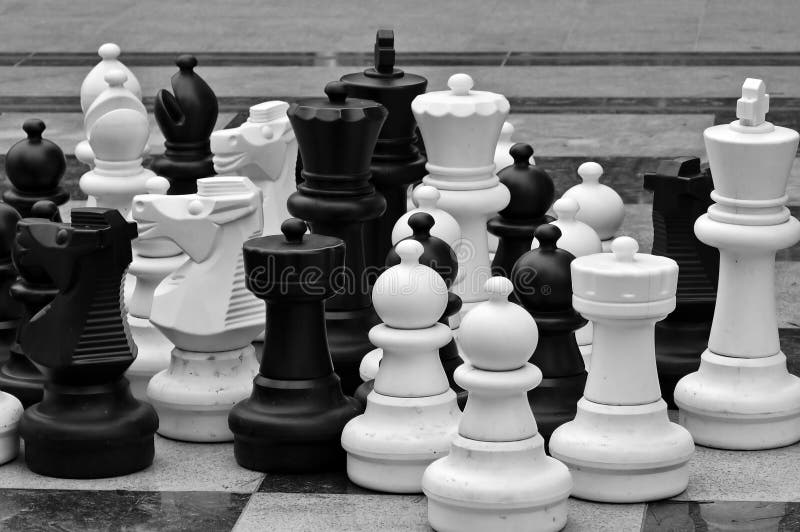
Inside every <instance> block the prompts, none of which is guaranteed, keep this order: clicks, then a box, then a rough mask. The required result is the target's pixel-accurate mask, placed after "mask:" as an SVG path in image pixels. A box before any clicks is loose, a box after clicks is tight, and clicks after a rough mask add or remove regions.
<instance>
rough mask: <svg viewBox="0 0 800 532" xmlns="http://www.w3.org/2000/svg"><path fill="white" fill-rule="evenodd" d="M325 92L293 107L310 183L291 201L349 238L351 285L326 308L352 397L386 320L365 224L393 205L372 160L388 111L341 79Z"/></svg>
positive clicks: (324, 228) (320, 230)
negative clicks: (373, 335)
mask: <svg viewBox="0 0 800 532" xmlns="http://www.w3.org/2000/svg"><path fill="white" fill-rule="evenodd" d="M325 94H327V96H328V97H327V98H313V99H307V100H301V101H298V102H295V103H293V104H292V105H291V106H290V107H289V110H288V112H287V114H288V116H289V120H290V121H291V123H292V128H293V129H294V133H295V136H296V137H297V143H298V146H299V149H300V153H301V154H302V157H303V169H302V170H301V174H302V177H303V182H302V183H301V184H300V185H298V187H297V192H295V193H294V194H292V195H291V196H290V197H289V200H288V202H287V206H288V208H289V212H290V213H291V214H292V216H296V217H298V218H302V219H303V220H306V221H307V222H308V223H309V226H310V227H311V232H312V233H314V234H317V235H327V236H333V237H337V238H341V239H342V240H344V242H345V245H346V253H345V266H344V272H345V276H344V286H343V287H341V288H342V289H341V290H340V291H339V293H337V294H336V295H334V296H333V297H332V298H331V299H330V300H329V301H328V302H327V303H326V305H325V310H326V316H327V322H328V325H327V327H328V343H329V344H330V350H331V355H332V357H333V366H334V367H335V368H336V373H338V374H339V377H340V378H341V379H342V388H343V389H344V392H345V393H347V394H352V393H353V392H354V391H355V390H356V388H357V387H358V386H359V385H360V384H361V378H360V377H359V373H358V368H359V365H360V363H361V359H362V358H363V357H364V355H365V354H367V352H369V351H370V350H372V348H373V347H372V344H371V343H370V342H369V338H368V333H369V330H370V329H371V328H372V327H373V326H374V325H377V324H378V322H379V320H378V317H377V316H376V315H375V311H374V309H373V308H372V300H371V298H370V287H371V286H372V282H373V281H374V279H372V278H370V274H371V275H372V276H377V272H374V271H373V272H369V271H368V270H367V269H366V264H365V261H364V235H363V227H364V223H365V222H369V221H371V220H375V219H376V218H378V217H379V216H381V214H383V212H384V210H385V209H386V201H385V200H384V199H383V196H381V195H380V194H378V193H377V192H376V191H375V187H374V186H373V185H372V183H371V182H370V175H371V174H370V163H371V159H372V152H373V150H374V148H375V143H376V141H377V140H378V133H379V132H380V130H381V126H382V125H383V122H384V120H386V115H387V114H388V113H387V111H386V108H385V107H383V106H382V105H380V104H378V103H375V102H373V101H370V100H358V99H355V98H348V97H347V88H346V87H345V84H344V83H342V82H340V81H334V82H331V83H328V85H327V86H326V87H325Z"/></svg>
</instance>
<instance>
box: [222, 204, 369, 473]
mask: <svg viewBox="0 0 800 532" xmlns="http://www.w3.org/2000/svg"><path fill="white" fill-rule="evenodd" d="M281 231H282V232H283V236H277V235H276V236H265V237H260V238H254V239H251V240H249V241H247V242H246V243H245V244H244V265H245V270H246V279H247V288H248V289H249V290H251V291H252V292H253V293H254V294H256V296H257V297H259V298H261V299H264V300H265V301H266V303H267V334H266V338H265V341H264V354H263V356H262V358H261V369H260V370H259V374H258V375H257V376H256V378H255V381H254V382H253V393H252V395H251V396H250V398H249V399H245V400H244V401H241V402H240V403H238V404H237V405H236V406H234V407H233V410H231V413H230V417H229V424H230V428H231V430H232V431H233V433H234V454H235V455H236V461H237V462H238V463H239V465H241V466H243V467H246V468H248V469H254V470H257V471H266V472H293V473H297V472H303V471H313V472H320V471H326V470H330V469H341V468H342V467H343V466H344V462H345V454H344V451H343V450H342V447H341V445H340V443H339V440H340V438H341V434H342V428H343V427H344V426H345V423H347V422H348V421H349V420H350V419H352V418H353V417H354V416H356V415H357V414H359V413H360V412H361V407H360V405H358V403H357V402H356V401H355V400H353V399H352V398H351V397H346V396H345V395H344V394H343V393H342V387H341V384H340V381H339V378H338V376H337V375H336V373H334V371H333V365H332V364H331V356H330V353H329V351H328V343H327V339H326V333H325V300H326V299H329V298H330V297H331V296H332V295H333V291H334V289H335V286H336V284H337V283H338V281H337V280H336V279H335V277H336V276H337V275H339V274H341V272H342V265H343V264H344V260H345V259H344V256H345V247H344V243H343V241H342V240H340V239H338V238H332V237H328V236H321V235H314V234H310V235H304V233H305V232H306V224H305V223H304V222H303V221H302V220H298V219H289V220H286V221H285V222H284V223H283V224H282V225H281ZM312 270H313V271H314V272H316V274H314V275H306V273H307V272H310V271H312Z"/></svg>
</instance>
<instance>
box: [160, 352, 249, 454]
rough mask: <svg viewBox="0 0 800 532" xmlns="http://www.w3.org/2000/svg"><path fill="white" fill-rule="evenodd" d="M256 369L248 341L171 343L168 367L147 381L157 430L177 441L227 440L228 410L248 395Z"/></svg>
mask: <svg viewBox="0 0 800 532" xmlns="http://www.w3.org/2000/svg"><path fill="white" fill-rule="evenodd" d="M257 373H258V363H257V361H256V356H255V350H254V349H253V346H252V345H248V346H247V347H243V348H241V349H234V350H232V351H222V352H216V353H199V352H193V351H184V350H182V349H178V348H177V347H176V348H175V349H173V350H172V357H171V360H170V363H169V368H168V369H166V370H164V371H162V372H160V373H158V374H156V375H155V376H154V377H153V378H152V379H150V384H149V385H148V386H147V397H148V400H149V401H150V403H151V404H152V405H153V407H154V408H155V409H156V412H157V413H158V419H159V426H158V433H159V434H161V435H162V436H166V437H167V438H173V439H176V440H183V441H196V442H223V441H233V433H231V431H230V429H229V428H228V413H229V412H230V410H231V408H233V405H235V404H236V403H238V402H239V401H241V400H242V399H246V398H247V397H249V396H250V392H251V390H252V387H253V379H254V378H255V376H256V374H257Z"/></svg>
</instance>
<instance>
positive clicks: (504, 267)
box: [487, 143, 556, 421]
mask: <svg viewBox="0 0 800 532" xmlns="http://www.w3.org/2000/svg"><path fill="white" fill-rule="evenodd" d="M510 153H511V156H512V157H513V158H514V164H513V166H509V167H507V168H504V169H502V170H500V172H499V173H498V174H497V176H498V177H499V178H500V182H501V183H503V184H504V185H505V186H506V187H507V188H508V190H509V192H510V193H511V200H510V201H509V202H508V205H507V206H506V207H505V208H504V209H503V210H501V211H500V212H499V213H498V215H497V216H495V217H494V218H491V219H490V220H489V221H488V222H487V228H488V230H489V232H490V233H492V234H494V235H496V236H497V237H498V238H499V244H498V246H497V252H496V253H495V256H494V260H492V275H502V276H503V277H508V276H509V275H511V268H513V267H514V263H515V262H517V259H519V258H520V257H521V256H522V255H524V254H525V253H527V252H528V251H530V249H531V243H532V242H533V236H534V233H535V232H536V228H537V227H539V226H540V225H541V224H546V223H549V222H551V221H552V220H553V218H552V217H551V216H548V215H547V210H548V209H549V208H550V206H551V205H553V199H554V198H555V192H556V189H555V185H554V184H553V179H552V178H551V177H550V175H549V174H548V173H547V172H546V171H544V170H543V169H541V168H539V167H538V166H531V165H530V162H529V161H530V158H531V157H532V156H533V148H532V147H531V146H530V144H521V143H520V144H514V146H512V147H511V151H510ZM545 375H546V373H545ZM540 421H541V420H540Z"/></svg>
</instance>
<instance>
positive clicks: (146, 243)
mask: <svg viewBox="0 0 800 532" xmlns="http://www.w3.org/2000/svg"><path fill="white" fill-rule="evenodd" d="M168 189H169V181H167V180H166V179H165V178H163V177H161V176H155V177H151V178H150V179H149V180H148V181H147V190H148V192H149V193H150V194H161V195H163V194H166V193H167V190H168ZM134 201H135V198H134ZM132 245H133V261H132V262H131V265H130V267H129V268H128V273H129V274H130V275H132V276H133V277H134V278H135V279H136V283H135V285H134V286H135V287H134V289H133V292H132V293H131V296H130V301H129V302H128V305H127V307H128V326H129V327H130V331H131V338H132V340H133V343H134V344H136V351H137V353H136V359H135V360H134V361H133V364H131V365H130V367H128V370H127V371H126V372H125V376H126V377H127V378H128V380H129V381H130V383H131V393H132V394H133V396H134V397H136V398H137V399H139V400H140V401H146V400H147V384H148V383H149V382H150V379H151V378H152V377H153V375H155V374H156V373H158V372H160V371H163V370H165V369H167V368H168V367H169V360H170V353H171V352H172V349H173V347H175V346H173V345H172V342H170V341H169V340H168V339H167V337H166V336H164V334H162V333H161V331H159V330H158V329H157V328H156V327H155V326H154V325H153V324H152V323H151V322H150V312H151V310H152V307H153V294H154V293H155V290H156V287H157V286H158V285H159V283H161V281H163V280H164V278H165V277H166V276H167V275H169V274H171V273H172V272H174V271H175V270H177V269H178V267H180V266H181V265H182V264H183V263H184V262H186V260H187V257H186V255H185V254H183V253H182V252H181V249H180V248H179V247H178V246H177V245H176V244H175V243H174V242H172V241H171V240H167V239H165V238H155V239H151V240H139V239H136V240H134V241H133V244H132Z"/></svg>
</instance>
